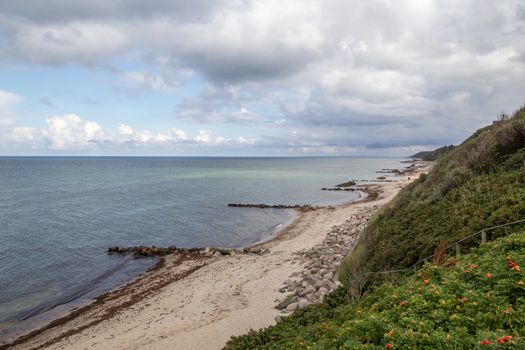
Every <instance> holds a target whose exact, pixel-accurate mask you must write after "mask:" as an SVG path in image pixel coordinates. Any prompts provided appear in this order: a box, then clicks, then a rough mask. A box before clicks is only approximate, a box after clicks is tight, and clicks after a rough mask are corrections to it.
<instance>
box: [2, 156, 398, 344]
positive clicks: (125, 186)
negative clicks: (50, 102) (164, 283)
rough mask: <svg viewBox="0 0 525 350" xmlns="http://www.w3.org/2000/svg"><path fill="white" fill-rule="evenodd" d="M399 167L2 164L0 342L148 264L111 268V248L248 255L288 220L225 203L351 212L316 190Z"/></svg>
mask: <svg viewBox="0 0 525 350" xmlns="http://www.w3.org/2000/svg"><path fill="white" fill-rule="evenodd" d="M399 161H400V159H395V158H182V157H181V158H178V157H158V158H156V157H144V158H142V157H78V158H77V157H56V158H55V157H20V158H18V157H0V223H1V227H0V239H1V242H2V244H1V245H0V285H1V286H2V288H1V289H0V340H1V339H2V335H4V336H5V334H7V332H8V331H9V328H10V327H12V326H13V323H12V322H13V321H18V320H21V319H24V318H27V317H30V316H32V315H35V314H39V313H41V312H43V311H45V310H48V309H49V308H51V307H53V306H55V305H57V304H60V303H64V302H67V301H70V300H73V299H75V298H79V297H83V298H87V297H92V296H93V295H95V294H96V293H100V292H103V291H105V290H107V289H109V288H112V287H114V286H115V285H117V284H118V283H122V282H123V281H125V280H127V279H129V278H131V277H133V276H136V275H137V274H139V273H141V272H143V271H144V270H145V269H147V268H148V267H149V266H151V264H152V261H151V260H132V259H128V258H125V257H120V256H108V255H107V254H106V249H107V247H108V246H112V245H120V246H134V245H140V244H147V245H160V246H165V245H173V244H175V245H177V246H180V247H195V246H222V247H240V246H245V245H248V244H251V243H253V242H256V241H259V240H261V239H264V238H266V237H268V236H270V235H271V234H273V233H275V232H276V228H277V227H282V225H284V224H286V223H288V222H290V221H291V220H292V219H293V218H294V217H295V215H296V214H295V212H294V211H291V210H280V211H279V210H273V209H265V210H256V209H240V208H229V207H227V203H230V202H244V203H266V204H330V203H339V202H345V201H351V200H353V199H355V198H356V194H354V193H349V192H345V193H341V192H327V191H320V188H321V187H330V186H333V185H335V184H337V183H340V182H344V181H347V180H350V179H373V178H375V177H376V176H377V174H376V173H375V170H378V169H381V168H400V167H401V166H402V164H400V163H399ZM279 225H281V226H279ZM86 293H87V294H86Z"/></svg>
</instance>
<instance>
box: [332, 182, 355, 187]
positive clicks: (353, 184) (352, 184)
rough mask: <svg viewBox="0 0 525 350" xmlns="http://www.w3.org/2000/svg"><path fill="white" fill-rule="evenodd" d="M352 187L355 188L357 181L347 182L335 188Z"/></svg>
mask: <svg viewBox="0 0 525 350" xmlns="http://www.w3.org/2000/svg"><path fill="white" fill-rule="evenodd" d="M352 186H355V181H347V182H343V183H341V184H339V185H335V187H352Z"/></svg>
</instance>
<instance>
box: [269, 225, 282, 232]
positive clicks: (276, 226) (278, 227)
mask: <svg viewBox="0 0 525 350" xmlns="http://www.w3.org/2000/svg"><path fill="white" fill-rule="evenodd" d="M281 227H283V224H277V225H275V226H273V227H272V228H271V229H270V231H274V230H277V229H280V228H281Z"/></svg>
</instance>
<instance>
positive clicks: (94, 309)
mask: <svg viewBox="0 0 525 350" xmlns="http://www.w3.org/2000/svg"><path fill="white" fill-rule="evenodd" d="M423 171H424V170H423ZM416 177H417V174H410V178H411V179H414V178H416ZM410 178H409V177H408V176H404V177H402V178H401V179H400V180H399V181H396V182H383V183H378V184H371V185H369V186H370V187H371V188H372V189H373V190H374V191H376V193H377V194H378V196H377V197H376V198H369V199H368V200H363V201H358V202H354V203H350V204H345V205H339V206H333V207H325V208H321V209H317V210H313V211H308V212H304V213H301V214H300V215H299V218H298V219H297V220H295V221H294V223H292V224H291V225H290V226H288V227H287V228H285V229H284V230H283V231H282V232H281V233H280V235H279V236H278V237H276V238H275V239H273V240H271V241H269V242H265V243H262V244H260V245H259V247H260V248H263V249H268V250H269V252H268V253H266V254H234V255H228V256H221V257H217V256H205V255H202V256H198V255H195V254H193V255H191V256H189V255H187V256H185V255H184V254H173V255H169V256H167V257H165V258H163V259H162V260H161V262H159V264H158V265H157V266H156V267H154V268H152V270H151V271H149V272H147V273H145V274H144V275H142V276H140V277H139V278H137V279H135V280H134V281H131V282H129V283H128V284H126V285H124V286H122V287H120V288H118V289H116V290H114V291H112V292H110V293H107V294H105V295H103V296H101V297H99V298H97V299H96V300H95V301H94V302H93V303H92V304H90V305H89V306H86V307H83V308H82V309H79V310H76V311H74V312H73V313H72V314H71V315H69V316H68V317H66V318H64V319H60V320H57V321H55V322H53V323H52V324H50V325H48V326H47V327H45V328H43V329H41V330H38V331H36V332H33V333H32V334H31V335H29V336H25V337H22V338H20V339H19V340H18V342H17V344H16V345H13V346H11V347H9V348H12V349H167V348H168V349H170V348H171V349H220V348H222V347H223V346H224V345H225V343H226V342H227V341H228V339H229V338H230V337H231V336H234V335H240V334H243V333H245V332H246V331H248V330H250V329H258V328H262V327H267V326H269V325H272V324H274V323H275V322H276V321H275V318H276V317H277V316H278V315H283V311H280V310H277V309H276V308H275V306H276V305H277V304H278V303H279V302H281V301H282V300H283V299H284V298H285V296H286V293H284V292H283V290H282V287H283V283H284V281H286V280H287V279H289V278H290V276H300V274H301V273H303V272H304V269H305V266H304V258H303V259H301V255H300V252H304V251H307V250H309V249H312V248H313V247H316V246H319V245H321V244H322V243H323V241H324V240H325V239H326V237H327V235H328V234H329V233H330V232H331V230H333V229H334V227H337V226H340V225H343V224H345V223H346V224H349V223H350V224H351V221H352V220H353V218H354V217H362V215H361V214H362V213H363V212H364V211H366V212H367V213H368V214H370V215H371V214H372V213H373V212H375V211H376V210H377V209H378V208H380V207H381V206H382V205H384V204H386V203H388V202H389V201H390V200H391V199H392V198H393V197H394V196H395V195H396V194H397V193H398V191H399V190H400V189H401V188H402V187H404V186H405V185H406V184H408V183H409V182H410V181H411V180H410ZM253 210H258V209H253ZM359 215H361V216H359ZM356 237H357V235H355V236H351V237H350V238H348V239H351V240H355V239H357V238H356ZM334 279H335V277H334ZM280 289H281V290H280ZM0 348H2V347H0Z"/></svg>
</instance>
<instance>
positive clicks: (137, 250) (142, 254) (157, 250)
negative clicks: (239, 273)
mask: <svg viewBox="0 0 525 350" xmlns="http://www.w3.org/2000/svg"><path fill="white" fill-rule="evenodd" d="M269 252H270V250H269V249H262V248H239V249H235V248H211V247H206V248H177V247H175V246H170V247H156V246H145V245H141V246H137V247H126V248H124V247H118V246H115V247H109V248H108V254H109V255H112V254H133V256H134V257H135V258H147V257H153V256H165V255H168V254H174V253H185V254H199V255H203V256H209V257H211V256H214V257H221V256H223V255H236V254H256V255H264V254H268V253H269Z"/></svg>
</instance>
